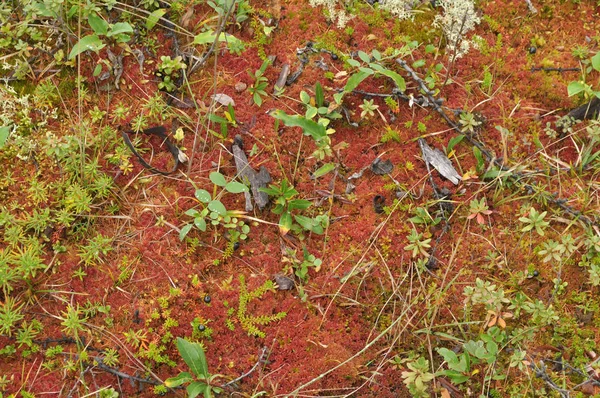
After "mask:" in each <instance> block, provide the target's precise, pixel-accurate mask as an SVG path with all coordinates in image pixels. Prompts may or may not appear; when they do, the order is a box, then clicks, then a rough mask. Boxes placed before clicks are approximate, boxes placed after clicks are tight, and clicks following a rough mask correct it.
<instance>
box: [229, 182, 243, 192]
mask: <svg viewBox="0 0 600 398" xmlns="http://www.w3.org/2000/svg"><path fill="white" fill-rule="evenodd" d="M225 189H226V190H227V191H228V192H231V193H242V192H248V187H247V186H245V185H244V184H242V183H240V182H237V181H230V182H228V183H227V185H225Z"/></svg>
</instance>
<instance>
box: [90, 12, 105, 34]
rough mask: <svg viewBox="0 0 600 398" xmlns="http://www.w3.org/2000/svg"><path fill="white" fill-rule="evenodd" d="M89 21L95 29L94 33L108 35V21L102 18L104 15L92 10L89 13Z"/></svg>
mask: <svg viewBox="0 0 600 398" xmlns="http://www.w3.org/2000/svg"><path fill="white" fill-rule="evenodd" d="M88 23H89V24H90V26H91V28H92V29H93V30H94V33H96V34H97V35H99V36H102V35H106V33H107V32H108V22H106V21H105V20H104V19H102V17H100V16H99V15H98V14H97V13H95V12H91V13H90V15H88Z"/></svg>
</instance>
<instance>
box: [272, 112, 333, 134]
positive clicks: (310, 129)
mask: <svg viewBox="0 0 600 398" xmlns="http://www.w3.org/2000/svg"><path fill="white" fill-rule="evenodd" d="M271 116H273V117H274V118H275V119H279V120H281V121H282V122H283V123H284V124H285V125H286V126H288V127H301V128H302V131H303V132H304V134H306V135H310V136H311V137H312V138H313V139H314V140H315V141H319V140H321V139H323V138H325V137H326V136H327V133H326V131H325V126H323V125H321V124H319V123H317V122H314V121H312V120H308V119H306V118H305V117H302V116H298V115H288V114H286V113H285V112H284V111H282V110H279V109H278V110H276V111H274V112H271Z"/></svg>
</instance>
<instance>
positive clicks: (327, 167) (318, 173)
mask: <svg viewBox="0 0 600 398" xmlns="http://www.w3.org/2000/svg"><path fill="white" fill-rule="evenodd" d="M334 169H335V163H326V164H324V165H323V166H321V167H319V169H318V170H317V171H315V172H314V173H313V175H312V178H313V179H316V178H319V177H322V176H324V175H325V174H327V173H329V172H330V171H332V170H334Z"/></svg>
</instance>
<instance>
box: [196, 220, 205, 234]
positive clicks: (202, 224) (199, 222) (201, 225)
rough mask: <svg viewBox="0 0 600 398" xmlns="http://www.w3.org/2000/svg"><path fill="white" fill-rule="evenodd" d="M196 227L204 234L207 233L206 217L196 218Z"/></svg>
mask: <svg viewBox="0 0 600 398" xmlns="http://www.w3.org/2000/svg"><path fill="white" fill-rule="evenodd" d="M194 225H195V226H196V228H198V229H199V230H200V231H202V232H206V221H205V220H204V217H196V218H195V219H194Z"/></svg>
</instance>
